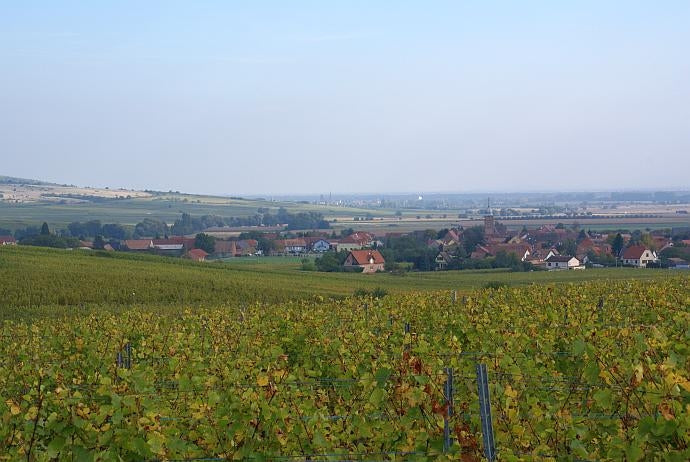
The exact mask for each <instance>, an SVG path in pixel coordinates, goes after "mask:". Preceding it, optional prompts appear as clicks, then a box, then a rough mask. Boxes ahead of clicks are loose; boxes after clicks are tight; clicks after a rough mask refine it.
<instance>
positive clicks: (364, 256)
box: [350, 250, 386, 265]
mask: <svg viewBox="0 0 690 462" xmlns="http://www.w3.org/2000/svg"><path fill="white" fill-rule="evenodd" d="M350 253H351V254H352V258H353V259H354V261H355V263H357V264H358V265H369V264H370V263H369V260H371V259H372V258H373V259H374V263H385V262H386V260H384V259H383V255H381V252H379V251H378V250H352V251H350Z"/></svg>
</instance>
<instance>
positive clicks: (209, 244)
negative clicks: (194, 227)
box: [194, 233, 216, 253]
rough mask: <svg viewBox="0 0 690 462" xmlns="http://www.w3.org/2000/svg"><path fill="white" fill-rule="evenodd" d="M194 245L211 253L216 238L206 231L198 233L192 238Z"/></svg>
mask: <svg viewBox="0 0 690 462" xmlns="http://www.w3.org/2000/svg"><path fill="white" fill-rule="evenodd" d="M194 247H196V248H197V249H201V250H203V251H205V252H207V253H213V252H214V250H215V247H216V238H215V237H213V236H210V235H208V234H206V233H199V234H197V235H196V239H194Z"/></svg>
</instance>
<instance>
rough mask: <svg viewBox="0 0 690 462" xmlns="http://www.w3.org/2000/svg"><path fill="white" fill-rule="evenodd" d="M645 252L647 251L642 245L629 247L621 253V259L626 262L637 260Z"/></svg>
mask: <svg viewBox="0 0 690 462" xmlns="http://www.w3.org/2000/svg"><path fill="white" fill-rule="evenodd" d="M645 250H647V247H645V246H643V245H631V246H630V247H628V248H627V249H625V250H624V251H623V258H626V259H628V260H639V259H640V258H641V257H642V254H643V253H644V252H645Z"/></svg>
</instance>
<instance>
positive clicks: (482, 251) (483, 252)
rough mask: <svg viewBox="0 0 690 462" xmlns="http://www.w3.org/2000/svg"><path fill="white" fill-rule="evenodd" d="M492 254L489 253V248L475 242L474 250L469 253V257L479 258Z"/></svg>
mask: <svg viewBox="0 0 690 462" xmlns="http://www.w3.org/2000/svg"><path fill="white" fill-rule="evenodd" d="M491 255H493V254H492V253H491V250H489V249H488V248H487V247H484V246H483V245H480V244H477V247H475V249H474V251H472V253H471V254H470V258H471V259H473V260H477V259H481V258H486V257H488V256H491Z"/></svg>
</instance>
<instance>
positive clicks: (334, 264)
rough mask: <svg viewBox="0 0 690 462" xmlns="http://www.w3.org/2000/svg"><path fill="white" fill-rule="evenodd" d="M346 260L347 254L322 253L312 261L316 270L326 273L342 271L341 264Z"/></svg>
mask: <svg viewBox="0 0 690 462" xmlns="http://www.w3.org/2000/svg"><path fill="white" fill-rule="evenodd" d="M346 258H347V252H324V253H323V254H322V255H321V256H320V257H317V258H316V259H315V260H314V264H315V266H316V269H317V270H319V271H324V272H327V273H330V272H337V271H344V268H343V264H344V263H345V259H346Z"/></svg>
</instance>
